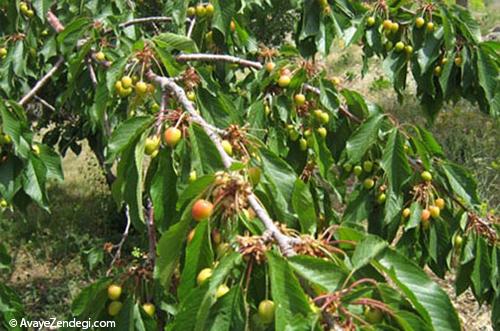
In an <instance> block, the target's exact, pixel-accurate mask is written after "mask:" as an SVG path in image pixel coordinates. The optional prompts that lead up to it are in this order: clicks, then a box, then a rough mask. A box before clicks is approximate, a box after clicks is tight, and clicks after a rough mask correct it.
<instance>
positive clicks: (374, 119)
mask: <svg viewBox="0 0 500 331" xmlns="http://www.w3.org/2000/svg"><path fill="white" fill-rule="evenodd" d="M383 120H384V115H382V114H375V115H373V116H371V117H369V118H368V119H367V120H366V122H364V123H363V124H361V125H360V126H359V127H358V128H357V129H356V131H354V133H353V134H352V136H351V137H350V138H349V140H348V141H347V145H346V151H347V156H348V158H349V162H350V163H351V164H357V163H359V162H360V161H361V159H362V158H363V156H364V155H365V154H366V152H367V151H368V150H369V149H370V147H371V146H372V145H373V144H375V143H376V141H377V138H378V131H379V130H380V128H381V127H382V123H383Z"/></svg>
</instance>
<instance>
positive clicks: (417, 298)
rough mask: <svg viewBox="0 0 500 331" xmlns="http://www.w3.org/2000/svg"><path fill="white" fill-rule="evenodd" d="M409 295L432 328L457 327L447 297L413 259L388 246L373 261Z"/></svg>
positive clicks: (457, 328) (457, 321) (454, 313)
mask: <svg viewBox="0 0 500 331" xmlns="http://www.w3.org/2000/svg"><path fill="white" fill-rule="evenodd" d="M375 265H376V266H377V265H378V267H381V268H382V269H383V270H384V271H385V273H386V274H387V275H388V276H389V277H390V278H391V279H392V281H393V282H394V283H395V284H396V286H397V287H399V289H400V290H401V291H402V292H403V293H404V294H405V295H406V296H407V297H408V299H409V300H410V302H411V303H412V304H413V306H414V307H415V309H416V310H417V311H418V313H419V314H420V316H422V317H423V318H424V320H425V321H427V322H429V323H431V324H432V326H433V327H434V329H435V330H443V331H445V330H450V331H452V330H453V331H454V330H460V329H461V326H460V321H459V319H458V315H457V313H456V311H455V308H454V307H453V305H452V303H451V301H450V298H448V296H447V295H446V292H444V291H443V290H442V289H441V288H440V287H439V285H437V284H436V283H434V282H433V281H432V280H431V279H430V278H429V276H427V275H426V274H425V272H424V271H423V270H422V269H421V268H420V267H419V266H418V265H416V264H415V263H414V262H412V261H410V260H409V259H407V258H406V257H404V256H402V255H400V254H399V253H397V252H395V251H393V250H392V249H387V250H386V252H385V254H384V255H383V256H382V257H381V259H380V260H379V261H378V262H377V263H375Z"/></svg>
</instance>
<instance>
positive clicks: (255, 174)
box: [248, 167, 262, 186]
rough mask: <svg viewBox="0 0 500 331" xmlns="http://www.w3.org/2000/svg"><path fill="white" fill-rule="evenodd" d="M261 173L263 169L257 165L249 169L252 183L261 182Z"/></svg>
mask: <svg viewBox="0 0 500 331" xmlns="http://www.w3.org/2000/svg"><path fill="white" fill-rule="evenodd" d="M261 173H262V171H261V170H260V168H257V167H252V168H249V169H248V178H249V179H250V183H252V185H254V186H255V185H257V184H259V182H260V175H261Z"/></svg>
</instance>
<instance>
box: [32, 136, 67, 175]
mask: <svg viewBox="0 0 500 331" xmlns="http://www.w3.org/2000/svg"><path fill="white" fill-rule="evenodd" d="M38 147H40V155H39V156H38V157H39V158H40V160H42V162H43V164H44V165H45V167H46V168H47V177H48V178H56V179H58V180H60V181H63V180H64V175H63V169H62V164H61V156H60V155H59V154H57V153H56V152H55V151H54V150H53V149H52V148H50V147H49V146H47V145H43V144H39V145H38Z"/></svg>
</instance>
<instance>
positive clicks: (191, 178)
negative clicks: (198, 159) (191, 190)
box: [188, 170, 198, 183]
mask: <svg viewBox="0 0 500 331" xmlns="http://www.w3.org/2000/svg"><path fill="white" fill-rule="evenodd" d="M197 178H198V176H197V174H196V170H193V171H191V172H190V173H189V178H188V181H189V182H190V183H192V182H194V181H195V180H196V179H197Z"/></svg>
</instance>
